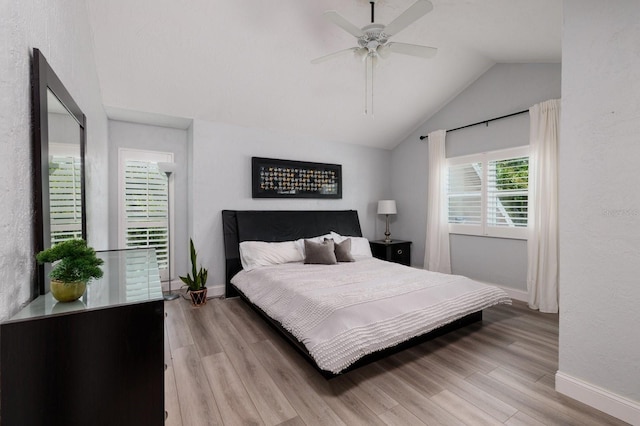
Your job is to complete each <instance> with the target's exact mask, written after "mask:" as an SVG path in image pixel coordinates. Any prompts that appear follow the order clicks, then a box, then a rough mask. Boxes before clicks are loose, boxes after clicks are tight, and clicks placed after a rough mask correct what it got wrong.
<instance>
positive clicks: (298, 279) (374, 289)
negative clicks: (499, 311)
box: [231, 258, 511, 373]
mask: <svg viewBox="0 0 640 426" xmlns="http://www.w3.org/2000/svg"><path fill="white" fill-rule="evenodd" d="M231 282H232V283H233V284H234V285H236V287H238V288H239V289H240V290H241V291H242V292H243V293H244V294H245V295H246V296H247V297H248V298H249V300H251V302H253V303H254V304H256V305H257V306H259V307H260V308H261V309H262V310H263V311H265V312H266V313H267V314H268V315H269V316H270V317H271V318H273V319H275V320H277V321H278V322H280V323H281V324H282V326H283V327H284V328H285V329H287V330H288V331H289V332H290V333H291V334H293V335H294V336H295V337H296V338H297V339H298V340H299V341H300V342H302V343H303V344H304V345H305V346H306V347H307V350H308V351H309V353H310V354H311V356H312V357H313V358H314V359H315V361H316V363H317V364H318V366H319V367H320V368H321V369H323V370H327V371H330V372H332V373H339V372H340V371H342V370H344V369H345V368H347V367H348V366H349V365H351V364H352V363H354V362H355V361H357V360H358V359H360V358H362V357H363V356H364V355H367V354H369V353H372V352H375V351H377V350H381V349H384V348H388V347H390V346H394V345H396V344H398V343H401V342H403V341H406V340H408V339H410V338H412V337H415V336H418V335H421V334H424V333H426V332H428V331H431V330H433V329H435V328H438V327H440V326H442V325H445V324H448V323H450V322H452V321H455V320H456V319H459V318H461V317H463V316H465V315H468V314H470V313H473V312H476V311H479V310H481V309H485V308H488V307H490V306H493V305H496V304H498V303H507V304H510V303H511V299H509V297H508V296H507V294H506V293H505V292H504V291H503V290H501V289H499V288H497V287H494V286H489V285H485V284H481V283H479V282H476V281H473V280H471V279H469V278H466V277H462V276H458V275H447V274H439V273H436V272H430V271H426V270H422V269H415V268H410V267H406V266H403V265H398V264H395V263H389V262H384V261H382V260H378V259H374V258H359V259H357V261H356V262H352V263H339V264H337V265H305V264H302V263H287V264H282V265H276V266H265V267H261V268H258V269H254V270H252V271H248V272H247V271H241V272H239V273H238V274H237V275H236V276H235V277H233V279H232V280H231Z"/></svg>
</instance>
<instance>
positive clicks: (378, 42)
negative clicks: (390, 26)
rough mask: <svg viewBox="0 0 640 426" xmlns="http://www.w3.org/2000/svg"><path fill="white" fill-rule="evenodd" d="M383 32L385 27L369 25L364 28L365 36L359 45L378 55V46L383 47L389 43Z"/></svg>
mask: <svg viewBox="0 0 640 426" xmlns="http://www.w3.org/2000/svg"><path fill="white" fill-rule="evenodd" d="M383 30H384V25H382V24H369V25H366V26H364V27H362V32H364V35H363V36H361V37H359V38H358V45H359V46H360V47H363V48H366V49H368V50H369V53H370V54H376V51H377V49H378V46H382V45H384V44H386V43H387V41H388V39H387V36H386V34H385V33H384V32H383Z"/></svg>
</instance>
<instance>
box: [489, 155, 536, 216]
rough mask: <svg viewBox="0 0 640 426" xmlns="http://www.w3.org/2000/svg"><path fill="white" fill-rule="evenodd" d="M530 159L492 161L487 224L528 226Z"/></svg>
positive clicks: (490, 164) (490, 162)
mask: <svg viewBox="0 0 640 426" xmlns="http://www.w3.org/2000/svg"><path fill="white" fill-rule="evenodd" d="M528 185H529V158H528V157H517V158H508V159H505V160H493V161H489V169H488V180H487V225H488V226H496V227H524V228H526V227H527V206H528Z"/></svg>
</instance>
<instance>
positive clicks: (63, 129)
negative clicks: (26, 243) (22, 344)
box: [32, 48, 87, 297]
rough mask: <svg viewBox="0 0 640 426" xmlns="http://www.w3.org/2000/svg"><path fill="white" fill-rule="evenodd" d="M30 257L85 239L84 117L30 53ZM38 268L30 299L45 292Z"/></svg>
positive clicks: (45, 278) (38, 56)
mask: <svg viewBox="0 0 640 426" xmlns="http://www.w3.org/2000/svg"><path fill="white" fill-rule="evenodd" d="M32 76H33V82H32V86H33V106H34V114H33V136H34V137H33V178H34V188H33V205H34V210H35V212H34V213H35V214H34V218H35V223H34V246H35V250H34V254H35V253H38V252H40V251H41V250H45V249H47V248H49V247H51V246H52V245H53V244H55V243H57V242H60V241H64V240H67V239H70V238H77V237H81V238H84V239H85V240H86V239H87V217H86V209H85V194H84V170H85V168H84V152H85V143H86V117H85V115H84V114H83V113H82V110H80V107H78V104H76V102H75V101H74V100H73V98H72V97H71V95H70V94H69V92H68V91H67V89H66V87H65V86H64V85H63V84H62V82H61V81H60V79H59V78H58V76H57V75H56V73H55V72H54V71H53V69H52V68H51V67H50V66H49V63H48V62H47V60H46V59H45V57H44V56H43V55H42V53H41V52H40V51H39V50H38V49H35V48H34V49H33V74H32ZM50 268H51V265H50V264H45V265H39V266H38V269H37V274H36V280H35V281H34V287H33V292H32V297H35V296H36V295H38V294H45V293H47V292H48V291H49V270H50Z"/></svg>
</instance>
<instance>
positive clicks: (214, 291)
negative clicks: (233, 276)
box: [162, 280, 224, 297]
mask: <svg viewBox="0 0 640 426" xmlns="http://www.w3.org/2000/svg"><path fill="white" fill-rule="evenodd" d="M183 288H186V287H184V283H183V282H182V281H179V280H172V281H171V291H179V290H181V289H183ZM207 288H208V291H207V297H211V296H214V297H218V296H224V284H218V285H213V286H208V287H207ZM162 291H169V284H168V283H167V282H163V283H162Z"/></svg>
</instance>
